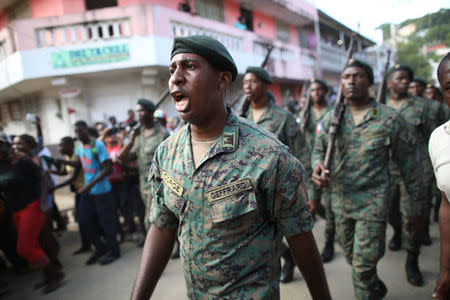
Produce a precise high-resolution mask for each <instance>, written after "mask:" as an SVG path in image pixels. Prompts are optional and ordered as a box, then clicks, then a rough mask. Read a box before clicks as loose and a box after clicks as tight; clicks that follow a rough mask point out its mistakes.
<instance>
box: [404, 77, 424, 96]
mask: <svg viewBox="0 0 450 300" xmlns="http://www.w3.org/2000/svg"><path fill="white" fill-rule="evenodd" d="M426 87H427V82H426V81H425V79H423V78H422V77H419V76H416V77H414V79H413V80H411V82H410V83H409V87H408V94H410V95H413V96H417V97H422V93H423V91H424V90H425V88H426Z"/></svg>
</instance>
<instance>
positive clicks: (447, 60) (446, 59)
mask: <svg viewBox="0 0 450 300" xmlns="http://www.w3.org/2000/svg"><path fill="white" fill-rule="evenodd" d="M449 61H450V52H448V53H447V54H446V55H445V56H444V58H443V59H442V60H441V62H440V63H439V66H438V68H437V71H436V75H437V77H438V79H439V73H440V72H441V71H442V69H443V68H444V65H445V64H448V62H449ZM439 82H440V81H439Z"/></svg>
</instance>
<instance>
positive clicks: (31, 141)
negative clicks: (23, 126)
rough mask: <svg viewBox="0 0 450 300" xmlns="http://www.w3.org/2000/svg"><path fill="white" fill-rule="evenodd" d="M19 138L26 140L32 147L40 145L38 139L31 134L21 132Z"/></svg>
mask: <svg viewBox="0 0 450 300" xmlns="http://www.w3.org/2000/svg"><path fill="white" fill-rule="evenodd" d="M19 139H21V140H22V142H24V143H25V144H27V145H28V146H29V147H30V148H31V149H34V148H36V147H37V146H38V145H37V143H36V140H35V139H34V137H32V136H31V135H29V134H26V133H25V134H21V135H19Z"/></svg>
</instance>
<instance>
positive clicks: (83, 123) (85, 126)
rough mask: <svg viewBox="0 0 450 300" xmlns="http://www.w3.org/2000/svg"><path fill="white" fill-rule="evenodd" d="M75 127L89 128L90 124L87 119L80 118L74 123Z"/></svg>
mask: <svg viewBox="0 0 450 300" xmlns="http://www.w3.org/2000/svg"><path fill="white" fill-rule="evenodd" d="M74 126H75V127H83V128H88V125H87V123H86V122H85V121H83V120H78V121H76V122H75V124H74Z"/></svg>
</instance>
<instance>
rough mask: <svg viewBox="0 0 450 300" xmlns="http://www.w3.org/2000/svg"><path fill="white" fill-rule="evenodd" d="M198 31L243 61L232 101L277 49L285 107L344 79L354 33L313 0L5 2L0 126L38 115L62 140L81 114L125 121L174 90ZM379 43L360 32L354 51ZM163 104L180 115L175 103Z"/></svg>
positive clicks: (48, 137)
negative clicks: (178, 64)
mask: <svg viewBox="0 0 450 300" xmlns="http://www.w3.org/2000/svg"><path fill="white" fill-rule="evenodd" d="M182 3H188V5H189V8H190V11H189V12H186V11H184V10H183V9H181V8H182V7H180V4H182ZM240 16H242V17H243V18H244V20H243V22H244V24H241V26H240V28H238V27H237V25H239V24H237V21H238V18H239V17H240ZM319 21H320V26H319ZM242 25H244V28H246V29H242V28H243V27H242ZM191 34H206V35H211V36H213V37H215V38H217V39H218V40H220V41H221V42H222V43H224V44H225V46H226V47H227V48H228V49H229V50H230V52H231V54H232V55H233V57H234V59H235V60H236V64H237V65H238V69H239V77H238V79H237V80H236V82H235V83H234V84H233V85H232V87H231V89H230V92H229V93H227V98H228V100H229V101H232V100H233V99H235V98H236V96H237V95H238V94H239V93H240V92H241V87H242V75H243V73H244V72H245V69H246V68H247V67H248V66H249V65H260V64H261V62H262V61H263V59H264V56H265V54H266V51H267V46H268V45H271V46H273V47H274V49H273V51H272V54H271V56H270V59H269V61H268V65H267V69H268V71H269V73H270V74H271V75H272V76H273V77H274V81H275V82H274V84H273V85H271V87H270V89H271V91H272V92H273V94H274V95H275V98H276V101H277V104H279V105H282V104H284V103H286V102H287V101H290V100H294V99H299V98H300V92H301V86H302V84H303V83H304V82H305V81H307V80H309V79H310V78H311V77H313V76H323V77H325V79H327V80H329V81H331V82H334V83H335V82H337V79H338V77H339V73H340V70H342V66H343V64H344V63H345V62H344V58H345V51H344V50H343V49H342V48H343V46H345V45H347V44H348V41H349V37H350V34H351V30H350V29H348V28H347V27H345V26H343V25H342V24H340V23H339V22H337V21H335V20H333V19H332V18H330V17H328V16H327V15H325V14H324V13H322V12H318V11H317V10H316V9H315V7H314V6H313V5H312V4H311V3H310V2H308V1H306V0H260V1H251V0H191V1H182V0H104V1H96V0H3V1H1V2H0V122H1V124H2V125H3V128H4V130H5V131H6V132H7V133H9V134H20V133H23V132H30V130H32V126H31V124H30V123H28V122H27V121H24V119H25V115H26V114H27V113H35V114H37V115H39V116H40V117H41V119H42V125H43V130H44V138H45V142H46V143H47V144H54V143H57V142H58V140H59V138H60V137H62V136H64V135H72V134H73V129H72V124H73V123H74V122H75V121H76V120H78V119H84V120H86V121H88V122H89V123H93V122H95V121H106V120H107V119H108V117H109V116H115V117H116V118H117V119H118V120H119V121H123V120H125V119H126V118H127V115H126V113H127V110H128V109H130V108H134V106H135V103H136V100H137V99H138V98H140V97H145V98H148V99H152V100H153V101H156V100H157V99H158V98H159V96H160V95H161V94H162V93H163V92H164V91H165V90H166V89H167V80H168V78H169V76H168V75H169V74H168V64H169V60H170V49H171V46H172V41H173V38H174V37H175V36H186V35H191ZM339 40H341V41H342V45H341V47H340V46H339V44H336V43H337V42H338V41H339ZM322 41H323V42H322ZM371 44H373V43H372V42H371V41H369V40H367V39H365V38H364V37H362V36H360V35H358V39H357V43H356V45H355V47H357V49H358V51H359V52H360V53H362V51H363V50H364V49H365V48H366V47H367V46H369V45H371ZM320 54H321V55H320ZM322 72H323V74H322ZM161 108H162V109H163V110H165V111H166V112H167V114H168V116H174V115H175V114H176V113H175V111H174V110H173V108H172V105H171V102H170V100H169V99H166V101H165V102H164V103H163V104H162V106H161Z"/></svg>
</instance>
